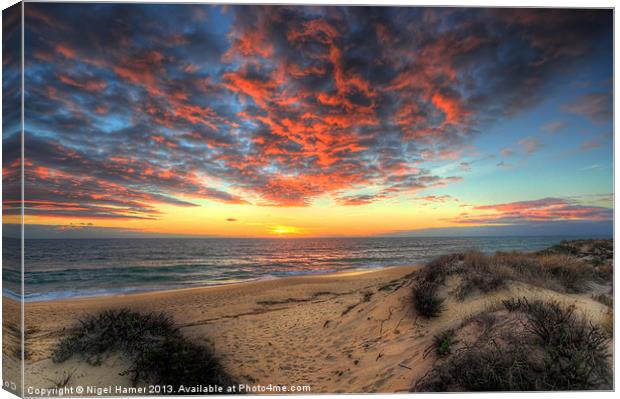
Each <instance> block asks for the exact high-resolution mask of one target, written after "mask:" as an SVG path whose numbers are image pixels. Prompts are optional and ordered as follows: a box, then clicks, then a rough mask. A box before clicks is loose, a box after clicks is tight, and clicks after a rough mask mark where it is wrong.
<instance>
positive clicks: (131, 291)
mask: <svg viewBox="0 0 620 399" xmlns="http://www.w3.org/2000/svg"><path fill="white" fill-rule="evenodd" d="M411 267H414V268H419V267H422V265H418V264H412V265H399V266H385V267H373V268H355V269H347V270H342V271H329V272H315V273H303V272H302V273H299V274H295V275H287V276H273V275H269V276H263V277H256V278H252V279H247V280H240V281H231V282H226V283H214V284H206V285H199V286H192V287H183V286H179V287H172V288H165V287H164V288H156V289H148V288H144V289H142V288H133V287H129V288H126V289H118V290H119V291H105V290H99V291H100V292H102V293H101V294H92V295H88V294H86V295H76V296H60V297H51V298H47V297H45V296H44V295H46V294H43V295H42V296H37V297H34V298H26V299H25V301H24V303H26V304H30V303H50V302H67V301H69V302H70V301H77V300H86V299H92V300H102V299H105V298H121V297H123V298H125V297H132V296H139V295H148V294H155V295H159V294H166V293H173V292H182V291H200V290H206V289H215V288H219V287H234V286H238V285H246V284H261V283H265V282H269V281H281V280H283V281H285V282H286V281H287V280H289V279H297V278H301V279H308V278H309V279H312V278H318V279H325V278H332V277H351V276H357V275H361V274H367V273H377V272H382V271H384V270H389V269H409V268H411ZM2 298H3V299H6V300H9V301H13V302H19V301H20V299H19V296H18V295H16V294H14V293H13V292H12V291H8V290H3V292H2ZM39 298H44V299H39Z"/></svg>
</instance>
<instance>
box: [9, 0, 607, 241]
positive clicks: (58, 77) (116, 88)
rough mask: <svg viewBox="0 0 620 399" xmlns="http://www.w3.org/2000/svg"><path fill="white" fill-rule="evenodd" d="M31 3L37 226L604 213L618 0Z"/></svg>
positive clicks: (394, 226)
mask: <svg viewBox="0 0 620 399" xmlns="http://www.w3.org/2000/svg"><path fill="white" fill-rule="evenodd" d="M25 10H26V16H25V23H26V26H25V82H26V83H25V87H26V91H25V106H26V108H25V117H26V119H25V129H26V130H25V148H26V149H25V156H26V159H25V177H26V186H25V197H26V202H25V205H26V211H25V212H26V222H27V223H28V224H29V226H28V227H27V228H26V234H29V232H31V233H32V236H46V237H47V236H49V237H62V236H75V235H76V234H77V235H80V234H81V235H83V236H88V235H89V234H90V235H96V236H110V237H114V236H124V235H127V234H137V235H140V234H143V235H148V234H152V233H158V234H164V235H184V234H188V235H195V236H270V237H271V236H284V237H289V236H332V235H336V236H359V235H377V234H396V235H398V234H410V233H415V232H416V231H418V232H419V231H423V232H424V231H433V229H436V228H450V229H451V230H450V231H451V232H457V233H455V234H458V231H462V232H463V234H466V233H467V232H468V231H473V230H471V229H472V228H474V229H475V228H479V227H480V226H482V227H485V226H491V227H493V228H508V227H510V228H512V229H513V230H511V231H519V232H522V233H523V234H529V233H532V232H539V233H540V232H542V233H544V232H545V231H544V228H543V230H540V226H543V227H544V226H550V228H552V226H561V227H562V231H563V232H565V233H567V234H580V232H583V231H589V230H587V229H588V228H590V227H589V226H606V227H605V228H607V227H609V229H608V230H605V229H603V231H609V232H611V227H610V226H611V220H612V217H613V210H612V206H613V178H612V176H613V163H612V162H613V158H612V157H613V145H612V140H613V123H612V122H613V121H612V112H613V110H612V88H613V86H612V85H613V70H612V60H613V52H612V12H611V10H543V9H533V10H528V9H482V8H478V9H462V8H461V9H459V8H441V9H439V8H437V9H434V8H380V7H374V8H373V7H300V6H294V7H293V6H289V7H285V6H278V7H268V6H228V7H219V6H204V5H144V4H131V5H130V4H125V5H113V4H53V3H52V4H40V3H27V4H26V5H25ZM5 58H6V56H5ZM6 65H10V64H9V63H8V61H6V60H5V66H6ZM3 143H4V147H5V149H4V151H5V154H7V151H13V150H15V151H18V149H19V135H18V134H17V132H16V131H14V130H13V131H11V130H8V131H7V129H5V133H4V137H3ZM9 161H11V159H10V158H6V155H5V162H4V165H3V169H4V170H3V175H4V179H5V182H9V183H10V182H11V181H12V180H13V181H14V180H15V179H17V178H18V175H19V162H18V161H17V162H15V160H14V159H13V160H12V162H9ZM12 201H13V202H12ZM4 202H5V203H4V207H5V213H6V216H5V223H6V222H8V223H11V222H13V223H14V222H15V221H16V218H15V216H11V215H12V214H13V215H14V214H15V210H14V207H15V202H14V199H11V198H8V199H7V198H6V196H5V201H4ZM497 226H500V227H497ZM517 227H518V229H517V230H514V229H515V228H517ZM534 228H535V229H534ZM597 228H598V227H597ZM429 229H431V230H429ZM532 229H534V230H532ZM584 229H585V230H584ZM436 231H442V230H436ZM597 231H598V230H597Z"/></svg>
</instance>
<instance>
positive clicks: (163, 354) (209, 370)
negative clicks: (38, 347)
mask: <svg viewBox="0 0 620 399" xmlns="http://www.w3.org/2000/svg"><path fill="white" fill-rule="evenodd" d="M115 352H116V353H119V354H120V355H122V356H123V357H126V358H127V359H129V361H130V363H131V366H130V368H129V369H128V370H125V371H124V372H123V373H122V374H129V375H131V379H132V382H133V384H137V383H138V382H143V383H146V384H158V385H171V386H173V387H178V386H179V385H181V384H183V385H185V386H198V385H219V386H230V385H232V384H234V381H233V379H232V378H231V377H230V375H229V374H228V373H227V372H226V371H225V370H224V368H223V367H222V365H221V364H220V362H219V360H218V359H217V358H216V357H215V355H214V354H213V352H212V351H211V350H210V349H209V348H207V347H205V346H201V345H197V344H194V343H192V342H189V341H188V340H187V339H186V338H185V337H184V336H183V335H182V334H181V333H180V332H179V330H178V328H176V327H174V323H173V322H172V319H171V318H170V317H168V316H166V315H164V314H155V313H146V314H143V313H137V312H133V311H130V310H127V309H122V310H112V311H104V312H102V313H100V314H98V315H95V316H87V317H86V318H84V319H82V320H80V326H79V327H77V328H76V329H74V330H73V331H72V332H71V333H70V334H69V335H68V336H67V337H65V338H63V339H62V340H61V341H60V342H59V343H58V344H57V345H56V347H55V348H54V350H53V353H52V360H53V361H54V362H55V363H60V362H64V361H65V360H68V359H69V358H71V357H72V356H79V357H80V358H82V359H84V360H85V361H86V362H87V363H89V364H91V365H100V364H101V362H102V359H103V357H104V356H105V355H109V354H110V353H115ZM175 390H176V389H175ZM168 393H174V392H168Z"/></svg>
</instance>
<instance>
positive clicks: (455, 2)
mask: <svg viewBox="0 0 620 399" xmlns="http://www.w3.org/2000/svg"><path fill="white" fill-rule="evenodd" d="M125 2H129V1H125ZM131 2H132V3H174V2H175V1H157V0H155V1H140V0H138V1H131ZM177 2H178V1H177ZM182 2H183V3H220V4H221V3H229V4H230V3H240V4H251V3H254V4H352V5H362V4H368V5H409V6H412V5H417V6H424V5H426V6H489V7H565V8H570V7H604V8H609V7H615V2H614V1H610V0H607V1H601V0H589V1H583V0H563V1H558V0H556V1H549V0H539V1H532V0H522V1H497V0H496V1H488V0H479V1H475V2H473V1H466V0H452V1H430V0H427V1H414V0H406V1H402V0H401V1H397V0H388V1H386V2H382V1H380V0H375V1H368V0H356V1H350V0H349V1H347V0H339V1H334V0H331V1H330V0H314V1H305V2H304V1H299V0H289V1H280V2H278V1H271V2H269V1H256V0H245V1H239V0H229V1H225V2H209V1H182ZM15 3H16V2H15V1H12V0H0V4H2V9H5V8H7V7H9V6H11V5H13V4H15ZM615 25H616V18H615V12H614V27H615ZM0 35H1V33H0ZM617 50H618V32H617V30H615V29H614V55H615V54H616V53H617ZM617 72H618V66H617V64H616V63H615V57H614V76H618V73H617ZM614 83H615V82H614ZM615 93H616V90H615V84H614V98H615ZM0 98H1V93H0ZM1 112H2V111H1V109H0V114H1ZM617 114H618V104H617V103H616V102H615V101H614V115H617ZM614 121H615V119H614ZM614 130H615V123H614ZM614 138H615V135H614ZM618 146H619V144H618V142H617V141H616V140H614V150H617V149H618ZM615 153H616V151H614V155H615ZM1 157H2V152H1V151H0V163H1ZM617 166H618V165H616V164H615V162H614V187H615V185H616V184H615V183H616V182H617V173H616V172H617V168H616V167H617ZM1 192H2V189H1V188H0V194H1ZM614 192H615V190H614ZM617 212H618V208H617V206H616V203H615V201H614V220H616V217H617V215H618V213H617ZM615 227H616V226H615V223H614V237H615V236H616V229H615ZM614 246H615V242H614ZM1 248H2V242H1V240H0V249H1ZM614 252H615V248H614ZM614 267H615V265H614ZM617 282H618V273H615V282H614V285H616V284H617ZM0 284H1V283H0ZM614 313H615V312H614ZM1 314H2V310H1V309H0V315H1ZM616 329H617V320H616V323H615V326H614V331H616ZM614 346H615V348H614V352H617V350H618V345H617V342H615V343H614ZM614 364H615V361H614ZM614 374H615V375H616V376H617V373H616V370H615V367H614ZM397 395H398V396H414V395H415V396H426V397H428V396H431V395H434V396H438V395H441V396H443V395H446V394H418V393H416V394H397ZM452 395H454V394H452ZM458 395H459V397H479V396H486V397H493V396H496V395H499V396H501V397H502V398H506V399H513V398H534V397H539V396H543V395H544V397H547V398H560V397H561V398H568V399H573V398H575V399H577V398H591V397H593V396H595V397H608V398H609V397H612V395H614V394H613V393H610V392H570V393H564V392H552V393H483V394H480V393H477V394H458ZM263 396H264V395H263ZM322 396H323V397H327V398H332V397H336V395H322ZM347 396H351V397H359V398H362V397H363V395H347ZM373 396H374V397H377V398H387V397H392V396H394V395H387V394H377V395H373ZM614 396H615V395H614ZM244 397H249V398H251V397H256V396H254V395H247V396H244ZM297 397H302V398H303V397H309V395H299V396H297ZM5 398H7V399H8V398H15V396H14V395H12V394H10V393H8V392H7V391H4V390H0V399H5ZM133 398H135V396H134V397H133Z"/></svg>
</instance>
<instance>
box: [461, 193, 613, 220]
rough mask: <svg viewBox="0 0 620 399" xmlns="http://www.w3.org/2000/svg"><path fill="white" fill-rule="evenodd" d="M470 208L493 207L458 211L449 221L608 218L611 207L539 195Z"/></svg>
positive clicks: (610, 215)
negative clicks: (533, 198) (472, 210)
mask: <svg viewBox="0 0 620 399" xmlns="http://www.w3.org/2000/svg"><path fill="white" fill-rule="evenodd" d="M472 209H474V210H478V211H487V210H490V211H494V212H493V213H488V214H481V215H480V214H478V215H471V214H469V215H462V216H460V217H458V218H455V219H452V221H454V222H457V223H463V224H518V223H523V222H531V221H561V220H587V221H602V220H611V219H612V217H613V209H611V208H605V207H600V206H588V205H581V204H577V203H574V202H572V201H569V200H566V199H562V198H542V199H538V200H532V201H518V202H510V203H505V204H493V205H479V206H475V207H473V208H472Z"/></svg>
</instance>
